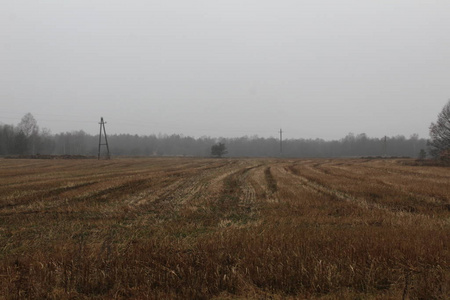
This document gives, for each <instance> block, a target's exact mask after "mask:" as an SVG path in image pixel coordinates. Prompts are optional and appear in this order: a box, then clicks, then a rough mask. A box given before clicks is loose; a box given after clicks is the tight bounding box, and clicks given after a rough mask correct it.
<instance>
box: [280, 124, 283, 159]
mask: <svg viewBox="0 0 450 300" xmlns="http://www.w3.org/2000/svg"><path fill="white" fill-rule="evenodd" d="M280 154H283V130H282V129H281V128H280Z"/></svg>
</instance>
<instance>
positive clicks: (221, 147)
mask: <svg viewBox="0 0 450 300" xmlns="http://www.w3.org/2000/svg"><path fill="white" fill-rule="evenodd" d="M227 153H228V151H227V147H225V144H224V143H218V144H215V145H212V147H211V155H212V156H217V157H222V156H224V155H225V154H227Z"/></svg>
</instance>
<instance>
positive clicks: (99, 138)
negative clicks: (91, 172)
mask: <svg viewBox="0 0 450 300" xmlns="http://www.w3.org/2000/svg"><path fill="white" fill-rule="evenodd" d="M99 124H100V135H99V137H98V159H100V154H101V151H100V150H101V147H102V146H106V159H110V158H111V155H110V154H109V145H108V138H107V137H106V129H105V124H106V122H104V121H103V117H101V118H100V123H99ZM102 129H103V133H104V135H105V143H103V144H102Z"/></svg>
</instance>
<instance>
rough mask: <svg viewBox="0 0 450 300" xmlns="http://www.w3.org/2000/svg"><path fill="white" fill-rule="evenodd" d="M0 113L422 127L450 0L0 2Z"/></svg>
mask: <svg viewBox="0 0 450 300" xmlns="http://www.w3.org/2000/svg"><path fill="white" fill-rule="evenodd" d="M0 64H1V65H0V104H1V106H0V122H2V123H6V124H17V123H18V122H19V121H20V119H21V117H22V116H23V115H24V114H25V113H27V112H31V113H32V114H33V115H34V116H35V118H36V119H37V121H38V123H39V125H40V127H47V128H49V129H51V130H52V132H53V133H59V132H63V131H72V130H84V131H86V132H88V133H94V134H95V133H97V131H98V128H99V127H98V124H97V123H98V121H99V119H100V117H101V116H103V117H104V118H105V120H106V121H107V122H108V123H107V125H106V129H107V132H108V133H132V134H153V133H154V134H158V133H163V134H164V133H167V134H171V133H178V134H184V135H190V136H195V137H200V136H203V135H206V136H212V137H219V136H223V137H234V136H244V135H249V136H251V135H255V134H256V135H259V136H263V137H269V136H277V131H278V130H279V128H280V127H281V128H283V130H284V131H285V137H286V138H316V137H318V138H324V139H339V138H342V137H344V136H345V135H346V134H347V133H349V132H354V133H363V132H364V133H366V134H367V135H369V136H371V137H381V136H384V135H388V136H392V135H397V134H403V135H406V136H409V135H411V134H413V133H418V134H419V135H420V136H421V137H424V138H427V137H428V126H429V125H430V123H431V122H432V121H435V120H436V116H437V114H438V113H439V111H440V110H441V109H442V107H443V106H444V104H445V103H446V102H447V101H448V99H449V98H450V1H448V0H434V1H424V0H421V1H418V0H401V1H396V0H386V1H384V0H377V1H373V0H370V1H369V0H341V1H335V0H322V1H321V0H311V1H302V0H295V1H294V0H291V1H287V0H277V1H274V0H271V1H269V0H254V1H253V0H252V1H248V0H217V1H215V0H202V1H197V0H189V1H187V0H174V1H170V0H164V1H148V0H145V1H144V0H130V1H118V0H73V1H72V0H64V1H61V0H46V1H44V0H42V1H37V0H29V1H18V0H14V1H12V0H6V1H5V0H2V1H1V10H0Z"/></svg>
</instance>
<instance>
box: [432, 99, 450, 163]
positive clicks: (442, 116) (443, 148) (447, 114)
mask: <svg viewBox="0 0 450 300" xmlns="http://www.w3.org/2000/svg"><path fill="white" fill-rule="evenodd" d="M428 146H430V154H431V155H432V156H433V157H435V158H439V157H440V158H448V153H449V151H450V100H449V101H448V102H447V104H446V105H445V106H444V108H443V109H442V111H441V112H440V113H439V115H438V119H437V121H436V123H431V125H430V140H429V141H428Z"/></svg>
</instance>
